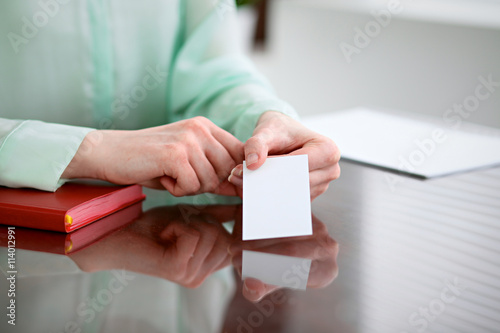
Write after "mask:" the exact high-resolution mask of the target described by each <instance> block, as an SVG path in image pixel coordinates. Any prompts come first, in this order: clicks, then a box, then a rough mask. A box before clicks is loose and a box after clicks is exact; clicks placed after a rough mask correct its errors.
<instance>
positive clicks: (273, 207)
mask: <svg viewBox="0 0 500 333" xmlns="http://www.w3.org/2000/svg"><path fill="white" fill-rule="evenodd" d="M310 200H311V198H310V192H309V166H308V158H307V155H298V156H282V157H268V158H267V160H266V162H265V163H264V164H263V165H262V166H261V167H260V168H259V169H257V170H249V169H247V167H246V164H245V162H243V240H251V239H263V238H277V237H292V236H303V235H311V234H312V220H311V201H310Z"/></svg>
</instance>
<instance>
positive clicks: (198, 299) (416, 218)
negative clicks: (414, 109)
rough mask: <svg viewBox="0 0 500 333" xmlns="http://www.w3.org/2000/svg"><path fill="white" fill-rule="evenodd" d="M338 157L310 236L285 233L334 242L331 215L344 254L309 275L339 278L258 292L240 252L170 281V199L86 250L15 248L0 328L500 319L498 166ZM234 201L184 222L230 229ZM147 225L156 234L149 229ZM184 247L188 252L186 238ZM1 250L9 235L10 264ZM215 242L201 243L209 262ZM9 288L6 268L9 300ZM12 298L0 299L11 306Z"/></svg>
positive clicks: (219, 328) (150, 202)
mask: <svg viewBox="0 0 500 333" xmlns="http://www.w3.org/2000/svg"><path fill="white" fill-rule="evenodd" d="M341 164H342V175H341V177H340V179H339V180H337V181H335V182H334V183H332V184H331V186H330V189H329V190H328V192H327V193H325V194H324V195H322V196H321V197H319V198H318V199H317V200H315V201H314V203H313V213H314V214H315V216H316V217H317V220H316V222H315V223H316V224H317V228H316V229H315V233H316V234H317V237H316V238H314V239H313V242H312V243H311V242H309V243H307V242H305V243H304V242H302V243H300V242H297V244H294V243H293V242H285V243H284V245H283V246H281V247H280V251H283V252H286V253H288V254H290V255H292V256H293V255H295V256H299V257H300V256H302V255H305V256H307V254H308V253H309V254H310V253H311V248H312V247H317V246H320V245H321V244H327V243H328V244H330V245H331V243H329V237H328V234H326V232H325V231H326V229H325V230H322V229H321V228H322V226H323V225H322V224H321V222H319V221H322V223H324V225H325V226H326V228H327V230H328V232H329V234H330V237H331V238H333V239H335V241H336V242H337V243H338V244H339V245H340V246H339V252H338V257H337V260H336V265H337V266H336V267H333V266H332V264H331V262H330V264H329V265H327V266H328V267H327V270H326V273H325V274H326V275H328V276H326V277H322V276H320V277H319V278H318V273H317V272H321V270H316V271H315V272H316V273H314V274H316V276H315V277H313V278H314V279H319V280H320V281H325V280H328V278H330V277H333V276H334V275H336V274H337V271H336V270H337V269H338V276H337V277H336V279H335V280H334V281H333V282H331V283H330V282H328V283H326V286H324V287H323V288H308V290H307V291H305V292H304V291H294V290H278V291H275V292H274V293H271V294H270V295H268V296H266V297H265V298H264V299H263V300H262V301H261V302H260V303H257V304H255V303H252V302H250V301H248V300H247V299H246V298H245V297H243V293H244V291H243V290H242V283H241V281H240V278H239V275H238V273H237V272H236V270H235V269H234V268H233V267H232V266H231V265H230V263H231V259H232V258H231V255H228V256H227V257H224V255H222V257H220V258H219V259H218V260H220V262H217V263H216V264H213V263H212V264H211V267H212V268H215V269H218V268H221V269H219V270H218V271H217V272H214V273H211V272H210V273H207V274H206V276H204V275H203V274H201V273H202V272H198V273H200V276H199V277H198V280H196V281H194V280H191V282H190V283H191V285H190V286H195V285H197V284H198V283H201V282H202V281H204V282H203V283H201V285H200V286H199V287H198V288H195V289H190V288H185V287H182V286H180V285H179V284H176V283H173V282H171V281H169V280H167V279H171V280H175V279H177V280H178V281H182V276H176V275H175V274H174V273H175V271H176V270H175V269H174V268H172V267H173V266H172V265H170V263H171V262H172V260H176V259H175V258H174V259H172V258H173V257H172V254H171V253H170V252H169V253H167V251H164V252H163V253H162V252H161V251H162V250H161V248H158V247H154V246H156V245H158V244H159V243H161V239H160V238H158V237H159V236H158V234H161V232H164V233H167V234H169V235H172V234H175V232H172V231H165V230H166V227H167V226H168V225H169V223H170V222H169V221H170V220H172V219H173V218H174V217H173V216H176V214H177V218H178V217H179V216H178V213H175V212H173V211H170V210H169V208H155V209H156V213H153V214H152V215H151V216H153V218H152V219H151V220H150V221H149V222H147V223H145V222H143V224H142V225H140V224H137V225H136V223H135V222H134V223H132V224H130V225H129V226H128V227H127V228H126V229H125V231H124V230H120V231H117V232H116V233H114V234H112V235H110V236H108V237H106V238H104V239H102V240H101V241H99V242H97V243H95V244H93V245H90V246H89V247H88V248H86V249H84V250H82V251H81V252H80V254H81V256H80V257H78V252H77V253H76V254H75V255H70V256H64V255H55V254H48V253H37V252H33V251H25V250H18V251H17V261H18V264H19V275H18V279H17V295H16V302H17V316H16V323H17V325H16V326H15V327H13V326H10V325H7V319H6V316H5V314H2V318H3V319H2V320H1V321H0V331H1V332H23V333H24V332H47V333H52V332H297V333H299V332H300V333H302V332H340V333H349V332H367V333H368V332H384V333H388V332H397V333H399V332H440V333H441V332H500V169H499V168H496V169H487V170H481V171H478V172H473V173H467V174H461V175H456V176H451V177H447V178H442V179H436V180H428V181H421V180H416V179H411V178H408V177H403V176H402V177H400V176H393V175H391V174H388V173H386V172H383V171H379V170H376V169H372V168H368V167H364V166H359V165H355V164H351V163H347V162H342V163H341ZM147 194H148V199H147V201H146V202H145V203H144V211H150V209H151V207H158V206H161V205H164V204H173V203H176V202H180V201H186V202H189V200H194V203H196V204H198V205H200V204H202V206H203V207H205V206H206V205H207V204H209V203H213V200H216V199H214V198H212V197H210V196H205V197H198V198H189V199H188V198H184V199H173V198H171V197H168V195H166V194H165V193H159V192H155V191H147ZM186 207H190V206H186ZM205 208H206V207H205ZM205 208H204V209H205ZM207 209H211V208H210V207H208V208H207ZM214 209H216V208H214ZM153 212H154V210H153ZM188 212H189V211H188ZM184 213H185V212H184ZM217 214H219V213H216V214H215V215H217ZM231 214H236V215H237V214H238V213H237V207H236V208H235V206H233V208H227V207H226V211H225V212H222V213H220V214H219V215H217V216H219V217H215V218H213V217H212V218H208V220H207V219H206V220H205V222H203V221H201V220H200V221H198V220H199V219H201V218H200V217H199V215H196V214H195V216H197V217H196V218H195V219H194V220H193V221H191V222H190V223H188V225H190V224H193V223H208V224H207V226H210V224H211V226H212V227H213V228H216V229H217V228H218V229H217V230H219V231H218V232H223V231H220V230H221V229H220V223H219V222H220V221H222V220H225V219H227V220H230V219H231ZM209 215H210V214H209ZM174 219H175V218H174ZM218 219H219V220H220V221H217V220H218ZM236 220H237V218H236ZM207 221H208V222H207ZM144 223H145V224H144ZM158 225H160V227H158ZM214 225H215V226H216V227H214ZM181 227H182V226H181ZM213 228H212V229H210V230H212V231H210V232H215V231H214V230H215V229H213ZM235 229H237V226H236V224H235ZM126 230H128V231H131V230H132V231H134V232H135V233H134V232H133V233H127V232H126ZM207 230H208V229H207ZM207 232H208V231H207ZM235 232H237V230H235ZM318 233H319V234H318ZM219 235H220V234H219ZM224 235H225V236H216V238H215V240H214V239H212V241H213V242H212V243H211V245H210V246H209V248H210V249H212V250H213V249H216V248H218V249H223V248H226V249H227V244H228V243H230V242H231V241H232V240H231V235H230V234H229V232H228V233H227V235H230V236H227V235H226V234H224ZM139 236H140V237H139ZM148 237H149V238H150V239H151V240H152V241H151V242H149V243H148V242H144V239H147V238H148ZM162 237H163V236H162ZM165 237H166V236H165ZM139 238H140V239H139ZM180 239H181V237H179V241H180ZM325 242H326V243H325ZM155 244H156V245H155ZM177 244H180V243H177ZM304 244H305V245H304ZM318 244H319V245H318ZM150 245H151V246H152V248H151V249H149V248H148V246H150ZM321 246H322V245H321ZM176 249H177V250H178V252H177V255H181V256H182V253H183V252H182V249H181V246H178V247H177V248H176ZM5 250H6V249H5V248H1V249H0V251H2V252H0V254H1V258H0V260H1V261H2V262H1V263H0V267H2V268H3V267H4V264H5V263H6V261H7V259H6V251H5ZM118 250H119V251H118ZM212 250H211V251H212ZM85 251H86V252H85ZM154 251H160V252H159V254H156V255H153V254H152V253H153V252H154ZM117 252H118V253H121V254H122V255H117ZM142 252H144V255H143V256H142V257H141V253H142ZM223 252H224V251H223V250H221V251H220V253H223ZM313 252H314V251H313ZM210 253H213V252H210ZM123 254H124V255H123ZM330 254H331V256H330V257H331V258H333V259H335V253H333V252H330ZM198 255H200V253H197V254H196V255H195V256H193V258H196V257H197V256H198ZM214 256H215V255H206V254H205V255H203V263H205V264H207V265H208V264H209V262H210V261H214V260H215V259H214ZM82 257H83V258H82ZM162 260H163V261H162ZM169 260H170V261H169ZM322 260H324V258H323V259H322ZM233 261H234V260H233ZM180 262H182V261H180ZM236 262H237V263H238V260H236ZM320 264H321V263H320ZM163 265H166V266H163ZM169 265H170V266H169ZM110 267H112V268H115V269H118V270H115V271H109V270H108V268H110ZM121 267H128V268H133V269H130V270H131V271H134V270H135V272H130V273H126V272H123V271H121V270H119V269H120V268H121ZM162 267H165V269H163V268H162ZM200 267H201V266H200ZM167 268H168V269H167ZM162 269H163V271H162ZM182 269H183V268H182V267H179V271H180V270H182ZM264 269H265V268H264ZM82 270H85V271H86V272H83V271H82ZM137 271H140V272H143V273H144V272H146V273H147V274H150V275H156V276H148V275H145V274H142V273H137ZM120 274H122V275H121V276H120ZM123 274H125V275H123ZM127 274H129V275H127ZM312 274H313V272H311V276H312ZM311 276H310V277H309V278H310V279H311ZM193 281H194V282H193ZM181 283H183V282H181ZM184 284H185V283H184ZM6 289H7V285H6V280H5V279H4V278H2V280H1V281H0V290H1V293H2V294H1V296H0V297H1V299H2V300H6V297H7V296H6ZM103 290H108V291H109V290H111V291H113V292H112V293H110V292H102V291H103ZM115 291H116V292H115ZM99 293H100V295H99ZM110 295H111V296H110ZM97 296H99V297H100V299H101V303H98V304H95V305H94V306H95V307H94V309H95V310H92V307H90V305H89V304H90V303H89V302H92V299H95V297H97ZM103 303H104V304H103ZM82 304H83V305H82ZM6 305H7V303H6V301H2V308H3V309H4V310H2V311H4V312H6V310H5V307H6ZM78 321H79V323H78V324H77V325H75V324H72V323H74V322H78Z"/></svg>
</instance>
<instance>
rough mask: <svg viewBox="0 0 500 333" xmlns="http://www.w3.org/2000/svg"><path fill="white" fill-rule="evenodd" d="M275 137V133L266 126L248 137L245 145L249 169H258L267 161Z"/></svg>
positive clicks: (246, 161)
mask: <svg viewBox="0 0 500 333" xmlns="http://www.w3.org/2000/svg"><path fill="white" fill-rule="evenodd" d="M273 139H274V133H273V132H272V131H271V130H269V129H267V128H265V129H262V130H259V131H257V133H256V134H255V135H254V136H252V137H251V138H250V139H248V140H247V141H246V142H245V145H244V151H245V163H246V166H247V168H248V169H250V170H256V169H258V168H259V167H260V166H261V165H262V164H264V162H265V161H266V158H267V155H268V152H269V143H270V142H272V141H273Z"/></svg>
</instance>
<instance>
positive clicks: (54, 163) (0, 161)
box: [0, 118, 93, 191]
mask: <svg viewBox="0 0 500 333" xmlns="http://www.w3.org/2000/svg"><path fill="white" fill-rule="evenodd" d="M92 130H93V129H91V128H86V127H77V126H68V125H59V124H51V123H45V122H42V121H36V120H24V121H23V120H11V119H3V118H0V185H3V186H9V187H31V188H36V189H40V190H45V191H55V190H57V188H58V187H59V186H61V185H62V184H63V183H64V180H62V179H60V178H61V174H62V173H63V171H64V170H65V169H66V166H67V165H68V164H69V162H71V160H72V159H73V156H74V154H75V153H76V151H77V150H78V147H79V146H80V144H81V142H82V141H83V138H84V137H85V135H87V133H88V132H90V131H92Z"/></svg>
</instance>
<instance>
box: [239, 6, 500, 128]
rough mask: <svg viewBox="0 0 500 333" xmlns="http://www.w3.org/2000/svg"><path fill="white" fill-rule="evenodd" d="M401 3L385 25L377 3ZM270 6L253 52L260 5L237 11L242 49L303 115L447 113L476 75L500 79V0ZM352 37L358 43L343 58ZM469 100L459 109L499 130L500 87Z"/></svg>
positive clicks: (470, 90)
mask: <svg viewBox="0 0 500 333" xmlns="http://www.w3.org/2000/svg"><path fill="white" fill-rule="evenodd" d="M395 3H400V5H399V6H398V9H397V13H392V14H391V17H390V18H387V17H383V18H382V19H385V21H384V25H385V26H383V25H382V24H381V23H380V21H377V18H376V16H377V15H375V14H374V11H375V12H377V13H379V14H380V13H381V12H380V10H382V11H385V12H389V13H391V11H390V8H393V7H390V6H393V5H394V4H395ZM268 11H269V12H268V20H267V41H266V48H265V49H264V50H260V51H255V50H253V49H252V47H251V37H252V34H253V30H254V27H253V26H254V23H255V22H254V20H255V16H256V15H255V12H254V11H253V10H250V8H246V7H242V9H240V21H241V24H242V27H243V29H242V33H243V35H244V37H245V40H246V45H245V49H246V50H247V52H249V54H250V56H251V58H252V59H253V60H254V61H255V63H256V65H257V66H258V67H259V69H260V70H261V71H262V72H263V73H264V74H266V75H267V77H268V78H269V79H270V80H271V82H272V83H273V85H274V86H275V88H276V90H277V92H278V94H279V95H280V96H281V97H282V98H283V99H285V100H287V101H289V102H290V103H291V104H292V105H293V106H294V107H295V108H296V109H297V111H298V112H299V113H300V114H301V115H309V114H317V113H322V112H328V111H335V110H341V109H346V108H350V107H355V106H360V105H362V106H369V107H377V108H388V109H395V110H402V111H411V112H418V113H421V114H429V115H434V116H437V117H440V118H442V117H443V115H444V114H445V112H446V111H447V110H448V109H452V108H453V106H454V104H463V103H464V101H466V100H467V98H469V97H471V96H474V95H475V89H476V87H477V86H478V85H479V84H480V81H479V80H478V77H480V76H482V77H484V78H488V77H489V76H490V77H491V78H492V80H493V81H494V82H497V83H498V84H499V85H500V63H499V62H500V1H499V0H432V1H431V0H413V1H412V0H401V1H397V0H387V1H383V0H270V1H269V4H268ZM395 12H396V10H395ZM379 19H381V18H380V17H379ZM377 24H378V27H379V29H378V30H377ZM358 29H359V30H358ZM366 29H368V32H369V33H370V34H371V35H372V37H370V36H368V34H367V30H366ZM370 29H371V30H370ZM359 31H362V33H364V34H365V37H364V38H365V39H364V40H363V37H360V36H359V35H360V33H359ZM366 36H368V39H369V42H367V41H366ZM356 38H358V40H357V42H358V44H356V40H355V39H356ZM361 42H363V43H361ZM342 43H344V44H342ZM347 44H349V45H351V46H353V47H356V48H357V50H358V51H357V52H354V53H350V54H349V52H347V54H349V56H348V57H346V55H345V53H346V52H345V49H346V45H347ZM342 45H344V51H343V50H342V48H341V46H342ZM357 45H358V46H360V45H361V46H362V47H357ZM347 50H351V51H352V50H353V49H352V48H350V49H349V48H348V47H347ZM348 58H349V59H348ZM483 89H484V88H483ZM471 101H472V100H471V99H470V98H469V100H468V102H471ZM472 106H473V107H469V109H472V111H467V110H466V111H465V112H464V114H462V115H460V114H458V116H460V117H461V118H462V120H466V121H470V122H474V123H478V124H483V125H488V126H494V127H499V128H500V86H497V87H494V91H493V92H492V93H491V94H490V95H489V96H488V98H486V99H484V100H480V101H479V104H478V105H476V106H475V105H472ZM452 115H457V113H456V111H455V112H454V113H449V116H452Z"/></svg>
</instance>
